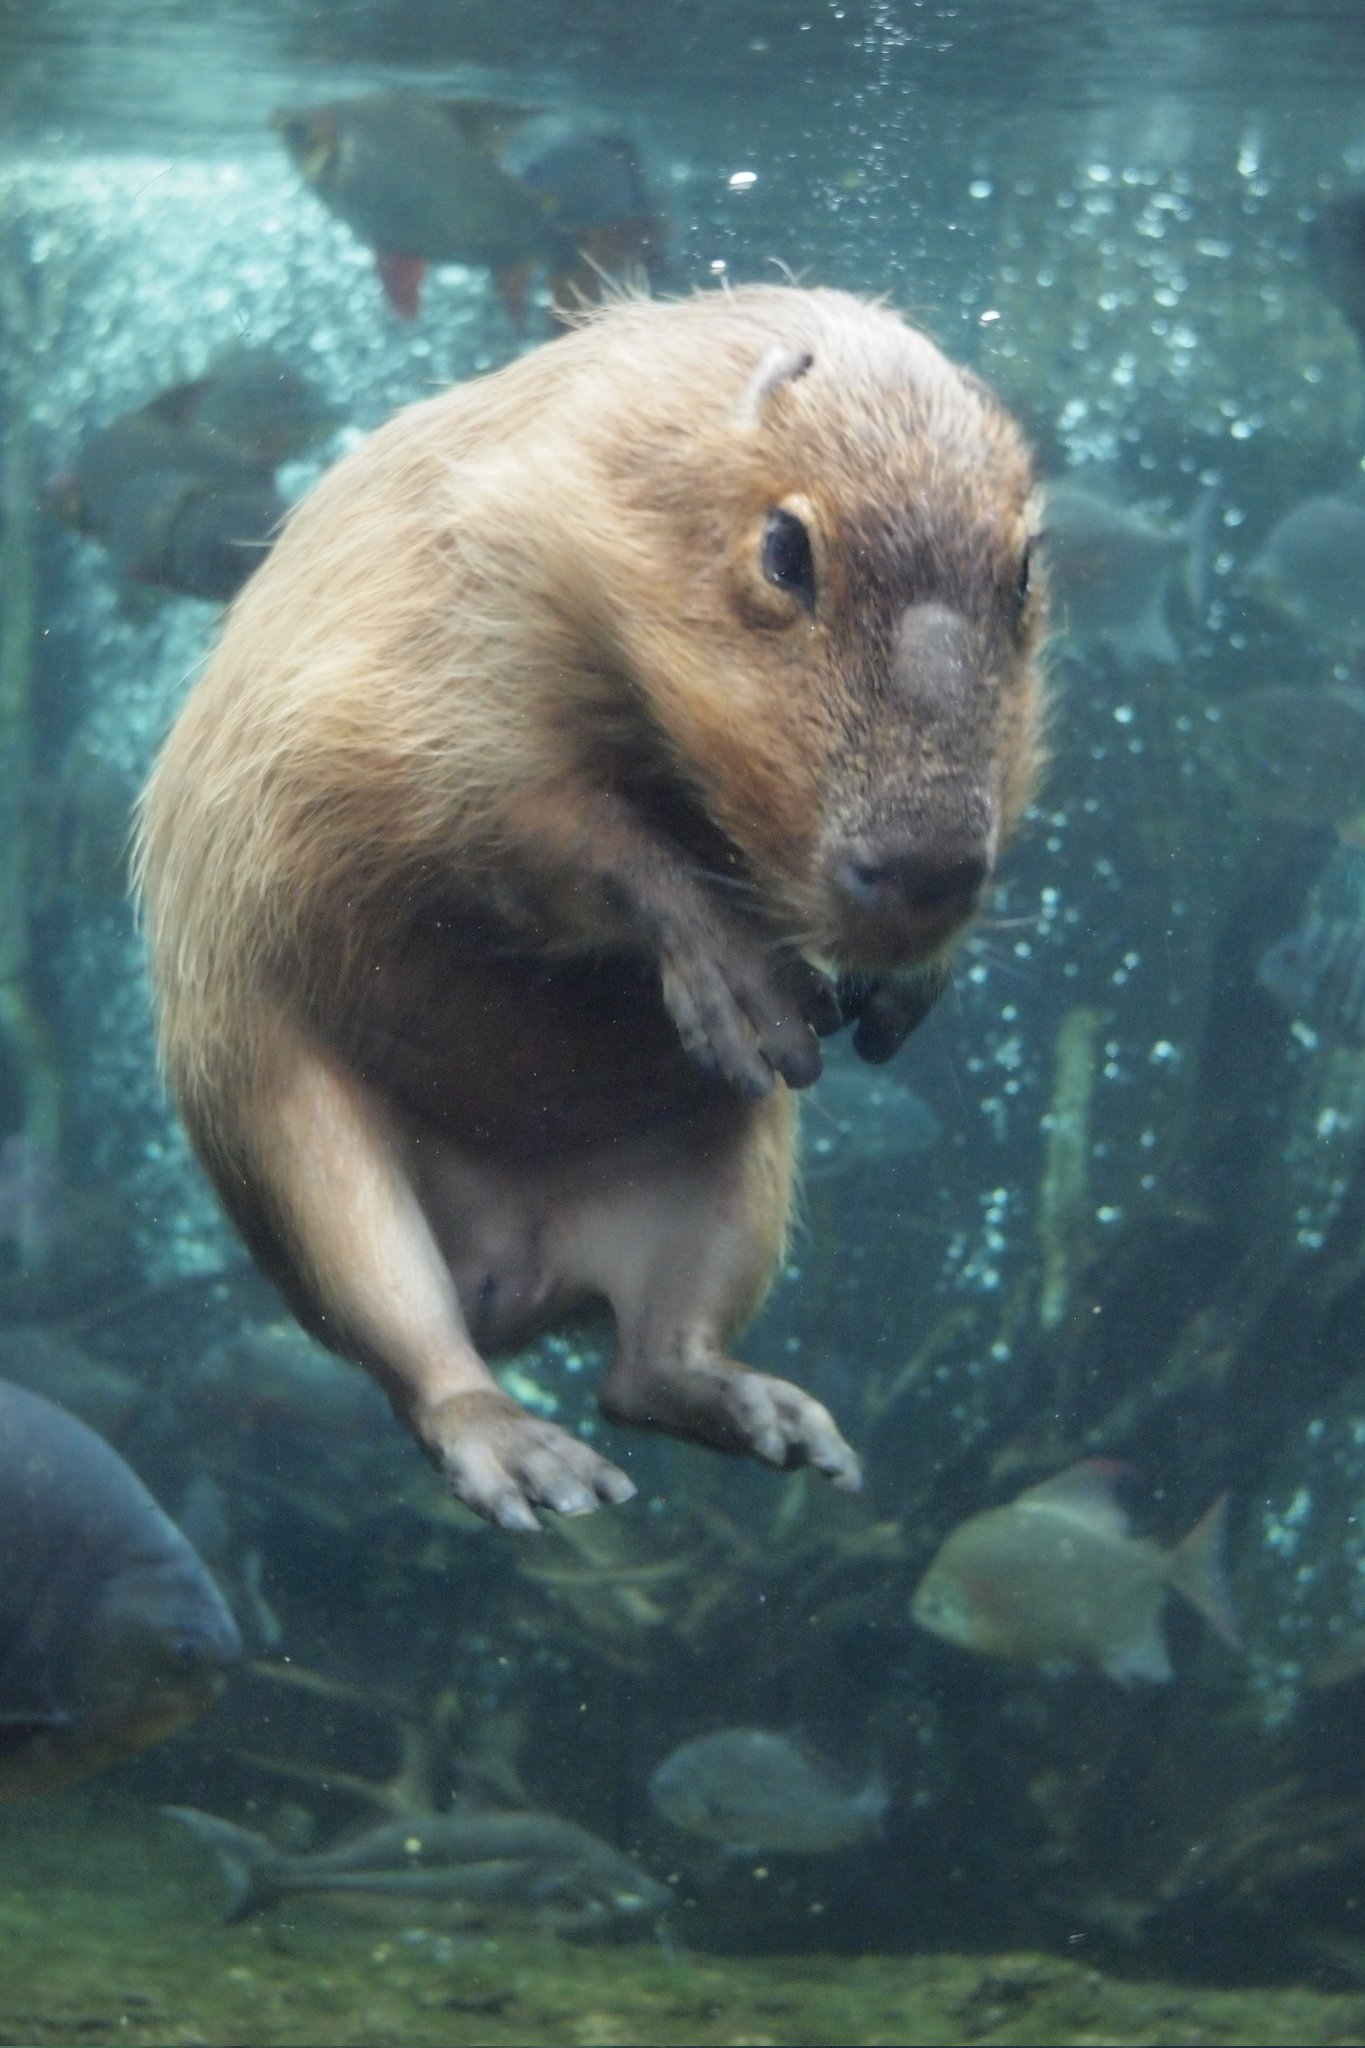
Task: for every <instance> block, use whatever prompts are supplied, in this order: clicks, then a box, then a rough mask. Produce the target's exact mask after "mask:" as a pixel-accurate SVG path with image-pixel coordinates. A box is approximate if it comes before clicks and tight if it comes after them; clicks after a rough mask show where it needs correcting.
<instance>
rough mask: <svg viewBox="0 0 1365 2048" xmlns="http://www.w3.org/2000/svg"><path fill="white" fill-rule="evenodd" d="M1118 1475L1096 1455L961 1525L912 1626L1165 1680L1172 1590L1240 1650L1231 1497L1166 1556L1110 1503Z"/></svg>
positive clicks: (933, 1568)
mask: <svg viewBox="0 0 1365 2048" xmlns="http://www.w3.org/2000/svg"><path fill="white" fill-rule="evenodd" d="M1121 1469H1122V1468H1121V1467H1119V1466H1116V1465H1114V1464H1113V1463H1112V1462H1110V1461H1109V1460H1106V1459H1090V1460H1088V1461H1086V1462H1085V1463H1084V1464H1080V1465H1073V1466H1071V1467H1070V1469H1069V1470H1068V1471H1066V1472H1059V1473H1058V1474H1057V1475H1056V1477H1055V1478H1052V1479H1045V1480H1043V1481H1042V1482H1041V1484H1039V1485H1037V1486H1030V1487H1029V1488H1028V1489H1027V1490H1026V1491H1025V1492H1024V1493H1021V1494H1020V1495H1019V1497H1018V1499H1017V1500H1014V1501H1011V1502H1010V1503H1009V1505H1008V1506H1007V1507H999V1508H987V1509H986V1510H985V1512H984V1513H983V1514H979V1515H973V1516H972V1517H971V1519H970V1520H969V1521H966V1522H963V1523H961V1524H960V1525H959V1526H958V1527H957V1528H956V1529H954V1530H953V1531H952V1533H951V1535H949V1536H948V1538H947V1539H946V1541H945V1542H944V1544H943V1546H942V1548H941V1549H940V1550H939V1552H938V1554H937V1556H936V1557H935V1558H934V1560H933V1562H932V1563H931V1564H930V1566H929V1569H928V1570H927V1571H926V1573H925V1574H924V1577H923V1578H922V1579H921V1580H920V1583H919V1587H918V1589H917V1591H916V1593H915V1596H914V1600H913V1602H912V1604H911V1608H910V1612H911V1615H912V1616H913V1618H914V1620H915V1621H917V1622H918V1623H919V1625H920V1627H921V1628H925V1629H928V1630H929V1631H930V1633H931V1634H933V1635H936V1636H941V1637H942V1638H943V1639H944V1641H945V1642H949V1643H955V1644H956V1645H957V1646H958V1647H959V1648H960V1649H964V1650H976V1651H979V1652H981V1653H982V1654H983V1655H985V1656H988V1657H1004V1658H1009V1659H1011V1660H1013V1661H1015V1662H1018V1663H1024V1664H1042V1665H1047V1664H1073V1665H1074V1664H1081V1665H1085V1664H1090V1665H1098V1667H1099V1669H1100V1670H1101V1671H1104V1672H1106V1673H1107V1674H1108V1675H1109V1677H1111V1678H1114V1679H1117V1680H1118V1681H1119V1682H1120V1684H1127V1683H1128V1681H1129V1680H1131V1679H1134V1678H1145V1679H1149V1680H1152V1681H1155V1682H1157V1683H1160V1682H1162V1681H1164V1680H1166V1679H1168V1678H1169V1677H1170V1676H1171V1660H1170V1657H1169V1656H1168V1654H1167V1651H1166V1644H1165V1640H1164V1638H1163V1636H1162V1633H1161V1610H1162V1607H1163V1606H1164V1604H1165V1600H1166V1594H1167V1592H1168V1590H1169V1589H1170V1588H1171V1587H1175V1589H1176V1590H1177V1591H1178V1592H1180V1593H1183V1594H1184V1596H1185V1598H1186V1599H1187V1600H1189V1601H1190V1602H1191V1604H1192V1605H1193V1606H1195V1607H1197V1608H1198V1610H1199V1612H1200V1613H1201V1614H1202V1615H1204V1617H1205V1618H1206V1620H1208V1621H1209V1622H1210V1623H1211V1625H1212V1626H1213V1627H1214V1628H1215V1629H1216V1630H1217V1632H1218V1634H1219V1635H1221V1636H1222V1637H1223V1639H1224V1641H1226V1642H1229V1643H1233V1644H1235V1643H1236V1640H1237V1634H1236V1628H1235V1625H1234V1622H1233V1618H1232V1603H1231V1598H1230V1596H1229V1593H1228V1588H1227V1583H1226V1580H1225V1578H1224V1576H1223V1567H1222V1563H1221V1559H1220V1555H1219V1552H1220V1547H1221V1540H1222V1529H1223V1516H1224V1511H1225V1507H1226V1496H1225V1495H1224V1496H1221V1497H1220V1498H1219V1499H1218V1500H1216V1501H1215V1502H1214V1504H1213V1506H1212V1507H1211V1508H1210V1509H1209V1510H1208V1512H1207V1514H1205V1515H1204V1516H1203V1518H1202V1519H1201V1520H1200V1521H1199V1522H1198V1523H1197V1524H1196V1526H1195V1527H1194V1528H1193V1529H1192V1530H1191V1531H1190V1533H1189V1535H1188V1536H1186V1537H1185V1539H1184V1540H1183V1542H1181V1543H1178V1544H1177V1545H1176V1547H1175V1548H1174V1549H1173V1550H1163V1549H1162V1548H1161V1546H1160V1544H1158V1543H1155V1542H1153V1541H1152V1539H1151V1538H1150V1537H1144V1536H1133V1535H1131V1534H1130V1533H1129V1528H1128V1517H1127V1515H1126V1514H1125V1513H1124V1511H1123V1509H1122V1508H1121V1507H1120V1506H1119V1504H1118V1501H1117V1500H1116V1499H1115V1497H1114V1482H1115V1479H1116V1478H1117V1476H1118V1473H1119V1472H1120V1471H1121Z"/></svg>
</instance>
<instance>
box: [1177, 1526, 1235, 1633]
mask: <svg viewBox="0 0 1365 2048" xmlns="http://www.w3.org/2000/svg"><path fill="white" fill-rule="evenodd" d="M1227 1505H1228V1497H1227V1495H1226V1494H1225V1493H1220V1494H1219V1496H1218V1498H1217V1500H1216V1501H1215V1502H1214V1503H1213V1505H1212V1507H1210V1508H1208V1509H1207V1510H1206V1512H1205V1513H1204V1514H1202V1515H1201V1516H1200V1518H1199V1520H1198V1521H1197V1522H1196V1523H1195V1525H1194V1527H1193V1528H1192V1529H1191V1531H1190V1533H1189V1535H1188V1536H1186V1537H1185V1538H1184V1539H1183V1541H1181V1542H1180V1543H1178V1544H1177V1545H1176V1547H1175V1549H1174V1550H1173V1551H1172V1552H1171V1554H1170V1557H1169V1559H1168V1563H1169V1567H1170V1576H1171V1584H1172V1585H1173V1586H1175V1587H1176V1589H1177V1590H1178V1591H1179V1592H1181V1593H1183V1594H1184V1596H1185V1598H1186V1599H1187V1600H1188V1601H1189V1603H1190V1605H1191V1606H1192V1607H1196V1608H1198V1610H1199V1612H1200V1613H1201V1614H1202V1615H1203V1617H1204V1619H1205V1620H1206V1621H1207V1622H1208V1623H1209V1625H1210V1627H1211V1628H1212V1629H1214V1631H1215V1632H1216V1633H1217V1634H1218V1635H1220V1636H1221V1637H1222V1639H1223V1641H1224V1642H1225V1643H1227V1644H1228V1645H1229V1646H1230V1647H1231V1648H1232V1649H1234V1650H1236V1649H1239V1648H1240V1647H1241V1641H1240V1638H1239V1636H1238V1634H1237V1619H1236V1616H1235V1615H1234V1613H1233V1610H1232V1588H1231V1587H1230V1586H1229V1584H1228V1578H1227V1572H1226V1570H1225V1568H1224V1565H1223V1524H1224V1521H1225V1519H1226V1516H1227Z"/></svg>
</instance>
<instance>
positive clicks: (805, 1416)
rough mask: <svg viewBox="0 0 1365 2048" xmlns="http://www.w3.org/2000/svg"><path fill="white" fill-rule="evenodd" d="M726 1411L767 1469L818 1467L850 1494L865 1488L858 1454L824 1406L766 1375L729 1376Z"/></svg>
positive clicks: (788, 1384) (759, 1373) (784, 1382)
mask: <svg viewBox="0 0 1365 2048" xmlns="http://www.w3.org/2000/svg"><path fill="white" fill-rule="evenodd" d="M724 1387H725V1407H726V1409H727V1411H728V1417H729V1420H730V1422H731V1423H732V1425H733V1426H734V1428H735V1429H736V1430H737V1432H738V1433H739V1434H740V1436H741V1437H742V1438H743V1439H744V1443H745V1446H746V1448H747V1449H748V1450H750V1451H752V1452H753V1454H754V1456H755V1457H757V1458H762V1459H763V1460H764V1462H765V1463H766V1464H769V1465H778V1466H782V1467H784V1468H785V1467H788V1466H793V1465H813V1466H814V1467H815V1469H816V1471H817V1472H823V1473H824V1474H825V1477H826V1478H827V1479H829V1480H831V1481H832V1482H833V1484H834V1485H835V1486H838V1487H840V1488H842V1489H843V1490H844V1491H845V1492H848V1493H856V1492H857V1491H858V1489H859V1487H860V1486H861V1485H862V1483H863V1476H862V1468H861V1466H860V1465H859V1463H858V1458H857V1455H856V1453H855V1452H854V1451H853V1450H852V1449H851V1448H850V1446H849V1445H848V1444H847V1443H846V1442H845V1441H844V1438H843V1436H842V1435H841V1434H840V1431H839V1427H838V1425H837V1423H836V1422H835V1420H834V1417H833V1416H832V1415H831V1414H830V1412H829V1410H828V1408H826V1407H825V1406H824V1404H823V1402H820V1401H817V1400H815V1399H813V1397H812V1396H811V1395H810V1394H806V1393H803V1392H802V1390H801V1388H800V1387H794V1386H793V1385H792V1384H791V1381H790V1380H779V1379H773V1378H772V1377H770V1375H769V1374H768V1373H765V1372H734V1373H731V1374H729V1375H727V1377H726V1381H725V1383H724Z"/></svg>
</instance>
